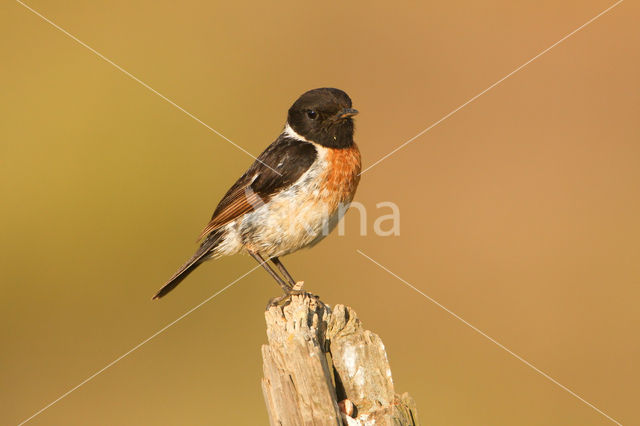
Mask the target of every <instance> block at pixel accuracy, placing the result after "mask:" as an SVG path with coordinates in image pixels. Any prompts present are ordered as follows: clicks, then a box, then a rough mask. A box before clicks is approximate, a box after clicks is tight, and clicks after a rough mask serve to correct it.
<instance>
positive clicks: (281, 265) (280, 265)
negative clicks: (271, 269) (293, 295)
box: [271, 257, 296, 288]
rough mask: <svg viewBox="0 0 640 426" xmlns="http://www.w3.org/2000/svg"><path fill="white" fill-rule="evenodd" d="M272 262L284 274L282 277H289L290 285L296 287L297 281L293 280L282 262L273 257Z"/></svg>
mask: <svg viewBox="0 0 640 426" xmlns="http://www.w3.org/2000/svg"><path fill="white" fill-rule="evenodd" d="M271 261H272V262H273V264H274V265H276V266H277V267H278V269H279V270H280V272H282V275H284V276H285V277H287V280H289V284H290V285H291V288H293V287H295V286H296V280H294V279H293V277H292V276H291V274H290V273H289V271H287V268H285V267H284V264H283V263H282V262H280V259H278V257H272V258H271Z"/></svg>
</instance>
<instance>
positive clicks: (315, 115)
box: [307, 109, 318, 120]
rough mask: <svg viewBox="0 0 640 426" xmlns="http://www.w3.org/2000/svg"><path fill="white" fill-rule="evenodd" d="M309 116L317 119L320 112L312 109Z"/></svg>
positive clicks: (308, 112)
mask: <svg viewBox="0 0 640 426" xmlns="http://www.w3.org/2000/svg"><path fill="white" fill-rule="evenodd" d="M307 117H309V118H310V119H312V120H315V119H316V118H318V113H317V112H315V111H314V110H312V109H310V110H308V111H307Z"/></svg>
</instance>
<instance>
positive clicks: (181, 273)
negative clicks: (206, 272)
mask: <svg viewBox="0 0 640 426" xmlns="http://www.w3.org/2000/svg"><path fill="white" fill-rule="evenodd" d="M221 237H222V235H221V234H220V233H217V232H213V233H212V234H209V236H207V238H205V240H204V241H203V242H202V245H200V248H199V249H198V251H197V252H196V254H194V255H193V257H192V258H191V259H189V260H188V261H187V262H186V263H185V264H184V265H182V267H181V268H180V269H179V270H178V272H176V273H175V274H173V276H172V277H171V278H170V279H169V281H167V283H166V284H165V285H163V286H162V288H161V289H160V290H158V292H157V293H156V294H155V295H154V296H153V299H160V298H161V297H163V296H165V295H166V294H167V293H169V292H170V291H171V290H173V289H174V288H176V287H177V285H178V284H180V283H181V282H182V280H184V279H185V278H187V275H189V274H190V273H191V272H193V270H194V269H196V268H197V267H198V266H200V264H201V263H202V262H204V261H205V260H206V259H207V257H208V256H209V255H210V254H211V251H212V250H213V249H214V248H215V247H216V246H217V245H218V243H219V242H220V239H221Z"/></svg>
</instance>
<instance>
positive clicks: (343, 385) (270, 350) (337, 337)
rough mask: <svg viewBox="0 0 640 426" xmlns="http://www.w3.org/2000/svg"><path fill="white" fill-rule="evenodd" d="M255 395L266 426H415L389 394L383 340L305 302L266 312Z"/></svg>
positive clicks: (341, 310) (347, 312)
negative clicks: (264, 413)
mask: <svg viewBox="0 0 640 426" xmlns="http://www.w3.org/2000/svg"><path fill="white" fill-rule="evenodd" d="M265 317H266V321H267V338H268V342H269V343H268V344H267V345H263V346H262V359H263V371H264V377H263V378H262V390H263V392H264V398H265V402H266V405H267V410H268V412H269V419H270V422H271V425H274V426H275V425H283V426H289V425H291V426H297V425H337V426H342V425H395V426H399V425H403V426H404V425H418V416H417V412H416V406H415V402H414V401H413V399H412V398H411V397H410V396H409V395H408V394H407V393H405V394H402V395H397V394H396V393H395V391H394V387H393V380H392V377H391V369H390V367H389V361H388V360H387V354H386V352H385V348H384V345H383V344H382V340H381V339H380V338H379V337H378V336H377V335H376V334H374V333H372V332H371V331H369V330H365V329H363V328H362V325H361V323H360V320H359V319H358V318H357V316H356V314H355V312H354V311H353V310H352V309H351V308H349V307H347V306H344V305H336V306H335V307H334V308H333V309H331V308H329V307H328V306H327V305H325V304H324V303H322V302H321V301H320V300H319V299H318V298H316V297H314V296H312V295H309V294H303V295H296V296H292V297H291V299H290V303H287V304H286V305H284V306H272V307H270V308H269V309H268V310H267V311H266V312H265Z"/></svg>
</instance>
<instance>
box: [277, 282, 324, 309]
mask: <svg viewBox="0 0 640 426" xmlns="http://www.w3.org/2000/svg"><path fill="white" fill-rule="evenodd" d="M303 284H304V281H298V282H297V283H296V285H295V286H293V288H291V289H289V290H288V291H287V292H286V293H285V294H283V295H282V296H278V297H274V298H272V299H270V300H269V303H267V307H266V310H267V311H268V310H269V309H270V308H272V307H274V306H277V307H284V306H287V305H288V304H289V303H291V296H300V295H304V296H308V297H312V298H314V299H316V300H320V296H318V295H316V294H313V293H309V292H306V291H304V290H302V285H303Z"/></svg>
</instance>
